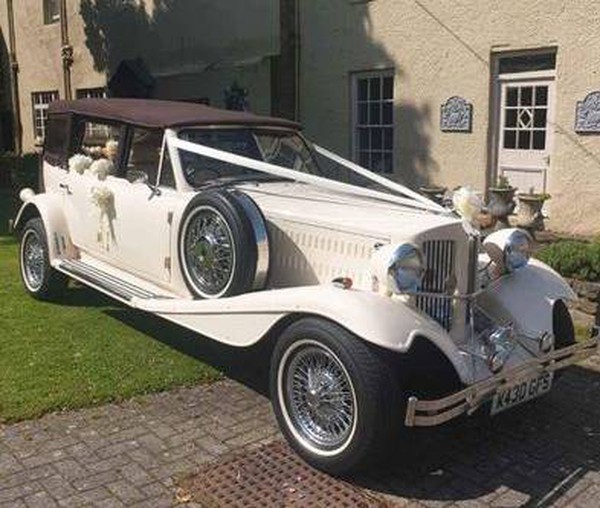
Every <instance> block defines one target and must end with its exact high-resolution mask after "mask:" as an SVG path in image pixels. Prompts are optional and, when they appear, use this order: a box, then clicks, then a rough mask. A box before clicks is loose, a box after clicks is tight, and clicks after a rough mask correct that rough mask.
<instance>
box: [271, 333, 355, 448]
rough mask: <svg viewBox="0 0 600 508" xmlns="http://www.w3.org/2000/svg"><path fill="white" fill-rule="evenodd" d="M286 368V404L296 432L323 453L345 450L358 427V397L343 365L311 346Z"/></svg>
mask: <svg viewBox="0 0 600 508" xmlns="http://www.w3.org/2000/svg"><path fill="white" fill-rule="evenodd" d="M284 368H285V371H284V377H283V379H282V382H283V385H284V386H283V387H282V388H283V394H284V398H285V400H284V403H285V406H286V410H287V413H288V415H289V419H290V423H291V425H292V426H293V427H294V430H295V431H296V432H297V433H298V434H299V435H300V437H301V438H302V439H303V440H306V441H308V442H309V443H310V444H311V446H314V447H316V448H318V449H320V450H323V451H330V450H336V449H339V448H340V447H342V446H344V445H345V444H346V443H347V441H348V439H349V437H350V435H351V434H352V431H353V428H354V424H355V419H356V407H355V404H356V397H355V394H354V389H353V386H352V383H351V381H350V379H349V377H348V374H347V372H346V370H345V369H344V367H343V366H342V364H341V363H340V361H339V360H338V359H337V358H336V357H335V356H334V355H333V354H332V353H331V352H330V351H328V350H327V349H324V348H322V347H320V346H318V345H307V346H304V347H299V348H297V350H296V351H294V352H293V353H292V354H291V355H290V356H289V357H288V359H287V362H286V365H285V366H284Z"/></svg>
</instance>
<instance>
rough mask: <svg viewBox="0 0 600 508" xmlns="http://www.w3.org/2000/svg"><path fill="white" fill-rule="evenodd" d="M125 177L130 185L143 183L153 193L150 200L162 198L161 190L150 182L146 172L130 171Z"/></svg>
mask: <svg viewBox="0 0 600 508" xmlns="http://www.w3.org/2000/svg"><path fill="white" fill-rule="evenodd" d="M125 177H126V178H127V181H128V182H129V183H143V184H144V185H146V186H147V187H148V188H149V189H150V191H151V194H150V197H149V198H148V199H152V198H153V197H154V196H160V194H161V192H160V189H159V188H158V187H157V186H156V185H152V184H151V183H150V182H149V181H148V175H147V174H146V172H145V171H138V170H136V169H130V170H129V171H127V174H126V175H125Z"/></svg>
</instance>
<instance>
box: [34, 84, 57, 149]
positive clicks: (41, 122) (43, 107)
mask: <svg viewBox="0 0 600 508" xmlns="http://www.w3.org/2000/svg"><path fill="white" fill-rule="evenodd" d="M56 100H58V92H57V91H56V90H54V91H52V92H34V93H32V94H31V102H32V106H33V134H34V136H35V140H36V143H41V142H42V141H43V140H44V138H45V137H46V125H47V123H48V105H49V104H50V103H51V102H54V101H56Z"/></svg>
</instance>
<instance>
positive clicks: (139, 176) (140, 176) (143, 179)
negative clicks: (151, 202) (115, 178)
mask: <svg viewBox="0 0 600 508" xmlns="http://www.w3.org/2000/svg"><path fill="white" fill-rule="evenodd" d="M125 177H126V178H127V181H128V182H129V183H145V184H148V175H147V174H146V173H145V172H144V171H138V170H136V169H130V170H128V171H127V174H126V175H125Z"/></svg>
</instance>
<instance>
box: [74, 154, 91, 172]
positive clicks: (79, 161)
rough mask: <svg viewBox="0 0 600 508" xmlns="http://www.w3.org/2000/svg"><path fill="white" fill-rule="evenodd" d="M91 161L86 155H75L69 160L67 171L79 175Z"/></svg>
mask: <svg viewBox="0 0 600 508" xmlns="http://www.w3.org/2000/svg"><path fill="white" fill-rule="evenodd" d="M92 162H93V161H92V159H91V158H90V157H88V156H87V155H83V154H80V153H76V154H75V155H73V157H71V158H70V159H69V171H72V172H75V173H79V174H80V175H81V174H82V173H83V172H84V171H85V170H86V169H88V168H89V167H90V166H91V164H92Z"/></svg>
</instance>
